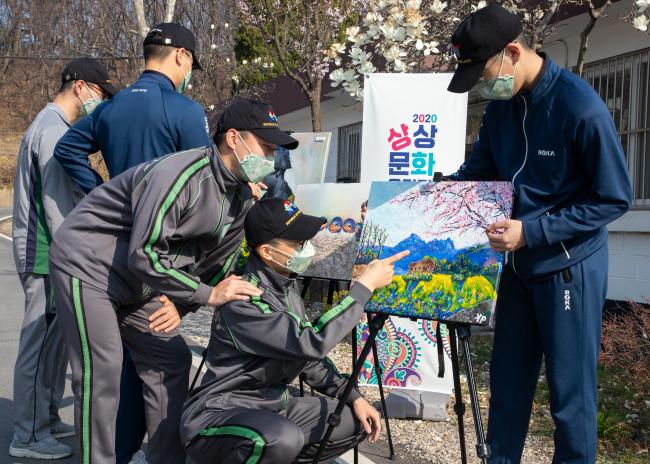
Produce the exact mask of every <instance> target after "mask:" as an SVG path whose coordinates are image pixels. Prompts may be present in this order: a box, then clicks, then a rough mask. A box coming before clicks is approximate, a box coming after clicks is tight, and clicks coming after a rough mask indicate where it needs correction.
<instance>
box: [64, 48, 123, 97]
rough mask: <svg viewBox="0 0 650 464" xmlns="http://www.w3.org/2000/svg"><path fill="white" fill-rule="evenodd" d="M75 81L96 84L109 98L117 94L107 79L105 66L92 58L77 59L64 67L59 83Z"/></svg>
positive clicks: (115, 88)
mask: <svg viewBox="0 0 650 464" xmlns="http://www.w3.org/2000/svg"><path fill="white" fill-rule="evenodd" d="M77 80H81V81H85V82H89V83H92V84H96V85H98V86H99V87H100V88H101V89H102V90H103V91H104V92H106V93H107V94H108V95H109V96H111V97H112V96H113V95H115V94H116V93H117V92H119V90H117V87H115V86H114V85H113V83H112V82H111V80H110V79H109V77H108V69H106V66H104V65H103V64H101V63H100V62H99V61H97V60H94V59H92V58H78V59H76V60H72V61H70V62H69V63H68V64H66V65H65V68H63V72H62V73H61V83H62V84H65V83H66V82H69V81H77Z"/></svg>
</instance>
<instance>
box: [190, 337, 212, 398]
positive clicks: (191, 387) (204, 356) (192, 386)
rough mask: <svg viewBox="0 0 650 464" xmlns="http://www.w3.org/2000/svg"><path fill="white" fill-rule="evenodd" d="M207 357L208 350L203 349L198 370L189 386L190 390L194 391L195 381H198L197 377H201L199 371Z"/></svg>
mask: <svg viewBox="0 0 650 464" xmlns="http://www.w3.org/2000/svg"><path fill="white" fill-rule="evenodd" d="M207 357H208V349H207V348H205V349H204V350H203V356H202V357H201V364H199V368H198V369H197V370H196V374H194V379H193V380H192V385H190V390H189V391H192V390H194V386H195V385H196V381H197V380H198V379H199V375H201V369H203V365H204V364H205V358H207Z"/></svg>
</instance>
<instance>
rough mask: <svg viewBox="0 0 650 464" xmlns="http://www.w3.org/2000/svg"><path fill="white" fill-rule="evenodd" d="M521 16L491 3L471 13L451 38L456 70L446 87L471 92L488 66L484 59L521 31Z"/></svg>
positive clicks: (500, 48) (487, 58) (460, 91)
mask: <svg viewBox="0 0 650 464" xmlns="http://www.w3.org/2000/svg"><path fill="white" fill-rule="evenodd" d="M522 30H523V28H522V25H521V21H520V20H519V18H518V17H517V16H516V15H514V14H512V13H510V12H509V11H508V10H506V9H505V8H503V7H502V6H500V5H496V4H492V5H488V6H486V7H485V8H482V9H480V10H478V11H475V12H474V13H472V14H470V15H469V16H468V17H467V18H465V19H464V20H463V22H461V23H460V24H459V25H458V27H457V28H456V31H454V35H453V36H452V38H451V43H452V46H453V47H454V49H455V51H456V62H457V63H458V66H457V67H456V72H454V77H453V78H452V79H451V83H450V84H449V87H448V88H447V90H449V91H450V92H454V93H465V92H469V91H470V89H471V88H472V87H474V86H475V85H476V83H477V82H478V80H479V79H480V78H481V74H483V70H485V63H487V61H488V60H489V59H490V58H492V57H493V56H495V55H496V54H497V53H499V52H500V51H502V50H503V49H504V48H505V47H506V45H508V44H509V43H510V42H512V41H513V40H515V39H516V38H517V37H519V34H521V32H522Z"/></svg>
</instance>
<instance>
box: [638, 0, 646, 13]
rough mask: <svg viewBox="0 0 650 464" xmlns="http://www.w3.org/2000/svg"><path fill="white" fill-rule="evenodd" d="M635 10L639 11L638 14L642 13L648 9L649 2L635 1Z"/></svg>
mask: <svg viewBox="0 0 650 464" xmlns="http://www.w3.org/2000/svg"><path fill="white" fill-rule="evenodd" d="M635 4H636V6H637V8H638V9H639V12H640V13H642V12H644V11H645V10H647V9H648V7H650V1H649V0H636V2H635Z"/></svg>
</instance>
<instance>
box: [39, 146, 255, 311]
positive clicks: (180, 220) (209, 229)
mask: <svg viewBox="0 0 650 464" xmlns="http://www.w3.org/2000/svg"><path fill="white" fill-rule="evenodd" d="M251 205H252V200H251V191H250V188H249V187H248V185H247V184H245V183H244V182H242V181H241V180H239V179H238V178H237V177H236V176H235V175H234V174H233V173H231V172H230V171H229V170H228V169H227V168H226V167H225V166H224V164H223V161H222V160H221V155H220V154H219V152H218V150H217V148H216V146H212V147H210V148H202V149H194V150H187V151H184V152H178V153H174V154H171V155H168V156H165V157H162V158H158V159H156V160H153V161H151V162H149V163H145V164H141V165H138V166H136V167H134V168H131V169H129V170H127V171H126V172H124V173H123V174H121V175H119V176H117V177H116V178H114V179H112V180H111V181H110V182H107V183H106V184H104V185H102V186H101V187H100V188H97V189H95V190H93V191H92V192H91V193H90V194H89V195H88V196H86V198H84V199H83V200H82V202H81V203H80V204H79V205H78V206H77V208H75V210H74V211H73V212H72V213H71V214H70V215H69V216H68V217H67V218H66V220H65V221H64V222H63V224H62V225H61V227H60V228H59V230H58V232H57V234H56V235H55V239H54V241H53V245H52V248H51V249H50V263H51V264H52V265H54V266H56V267H58V268H59V269H61V270H62V271H65V272H66V273H67V274H69V275H72V276H75V277H77V278H78V279H80V280H81V281H83V282H86V283H88V284H90V285H92V286H94V287H95V288H98V289H100V290H102V291H105V292H107V293H108V295H109V296H110V297H112V298H114V299H115V301H117V302H118V303H120V304H121V305H130V304H134V303H137V302H139V301H144V300H145V299H147V298H148V297H149V296H150V295H151V291H152V290H151V289H152V288H154V289H156V291H158V292H159V293H161V294H164V295H167V296H168V297H169V299H170V300H172V301H174V302H175V303H179V304H180V305H189V307H191V308H192V309H196V308H197V307H199V306H201V305H206V304H207V302H208V299H209V297H210V293H211V291H212V287H213V286H214V285H216V283H218V282H219V281H220V280H221V278H222V277H223V276H224V275H225V274H226V273H227V272H228V270H229V269H230V267H231V265H232V264H233V262H234V258H235V256H236V254H237V253H238V251H239V249H240V245H241V241H242V238H243V221H244V217H245V213H246V211H247V210H248V208H249V207H250V206H251Z"/></svg>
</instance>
